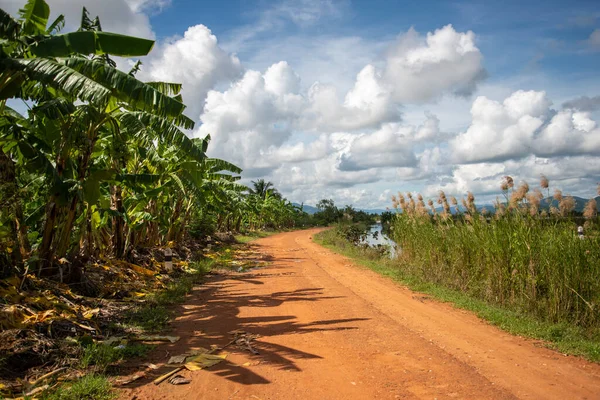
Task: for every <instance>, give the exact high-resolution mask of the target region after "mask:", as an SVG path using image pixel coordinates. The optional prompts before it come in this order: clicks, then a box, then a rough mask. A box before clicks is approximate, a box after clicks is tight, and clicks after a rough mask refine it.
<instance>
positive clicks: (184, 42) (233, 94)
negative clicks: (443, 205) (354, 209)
mask: <svg viewBox="0 0 600 400" xmlns="http://www.w3.org/2000/svg"><path fill="white" fill-rule="evenodd" d="M47 1H48V2H49V4H50V6H51V9H52V10H54V12H56V13H59V12H60V13H64V14H65V16H66V17H67V21H68V28H74V27H76V24H77V21H78V19H79V14H80V10H81V6H83V5H85V6H86V7H87V8H88V9H89V10H90V12H91V13H92V14H94V15H96V14H97V15H99V16H100V17H101V20H102V23H103V27H104V29H105V30H109V31H115V32H120V33H128V34H132V35H137V36H144V37H151V38H154V39H156V40H157V43H156V46H155V49H154V51H153V53H152V54H151V55H150V56H149V57H147V58H145V59H144V60H142V61H143V63H144V66H143V69H142V72H141V74H140V77H142V78H143V79H148V80H156V79H161V80H169V81H178V82H181V83H183V84H184V92H183V95H184V100H185V101H186V104H188V114H189V115H190V117H192V118H194V119H195V120H196V121H197V127H196V129H195V130H194V131H192V132H190V135H194V136H204V135H206V134H210V135H211V137H212V138H213V141H212V143H211V150H210V152H211V155H213V156H216V157H221V158H225V159H227V160H229V161H232V162H234V163H236V164H238V165H240V166H241V167H242V168H244V174H243V178H244V181H245V182H249V181H250V180H253V179H257V178H265V179H267V180H271V181H273V182H274V184H275V185H276V186H277V187H278V188H279V189H280V190H281V191H282V192H283V193H284V194H285V195H286V196H287V197H288V198H289V199H290V200H292V201H297V202H305V203H308V204H315V203H316V202H317V201H318V200H319V199H321V198H333V199H334V200H335V201H336V203H339V204H353V205H355V206H359V207H386V206H389V205H390V203H391V202H390V197H391V194H393V193H395V192H397V191H403V192H406V191H415V192H422V193H423V194H424V195H425V196H426V197H428V196H429V197H434V196H435V195H436V194H437V192H438V190H440V189H443V190H444V191H446V192H447V194H452V195H455V196H457V197H461V196H463V195H464V194H465V193H466V191H468V190H470V191H473V192H474V193H475V195H476V197H477V198H478V199H479V200H480V202H482V203H483V202H489V201H492V200H493V199H494V198H495V197H496V196H497V195H499V182H500V180H501V179H502V177H503V176H504V175H512V176H514V177H515V180H516V181H517V182H518V181H520V180H526V181H527V182H529V183H530V186H532V187H534V186H535V185H536V184H537V182H538V181H539V178H540V175H541V174H544V175H546V176H547V177H548V178H549V179H550V182H551V185H553V186H552V187H553V188H560V189H562V190H563V191H564V192H565V193H571V194H576V195H581V196H583V197H589V196H591V195H592V194H594V193H595V186H596V182H598V181H600V175H599V172H598V171H600V128H598V125H597V121H598V120H599V118H600V80H599V79H598V65H600V4H599V3H598V2H597V1H574V2H564V1H543V2H542V1H503V2H489V1H428V2H425V1H421V2H399V1H384V0H375V1H349V0H339V1H338V0H296V1H292V0H279V1H245V0H231V1H192V0H105V1H103V2H97V1H92V0H47ZM20 3H21V1H20V0H0V5H1V6H2V7H3V8H6V9H7V10H8V11H9V12H15V11H16V10H17V9H18V7H19V6H20V5H21V4H20ZM69 21H71V22H69ZM69 24H70V25H69ZM118 62H119V65H120V66H121V67H122V68H123V69H126V68H128V67H129V65H131V63H133V62H134V61H133V60H119V61H118Z"/></svg>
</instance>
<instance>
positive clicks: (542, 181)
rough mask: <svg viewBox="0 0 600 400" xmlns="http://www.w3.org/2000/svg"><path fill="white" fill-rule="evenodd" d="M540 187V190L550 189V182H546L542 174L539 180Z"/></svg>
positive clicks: (546, 179)
mask: <svg viewBox="0 0 600 400" xmlns="http://www.w3.org/2000/svg"><path fill="white" fill-rule="evenodd" d="M540 187H541V188H542V189H548V188H549V187H550V182H549V181H548V178H546V175H544V174H542V176H541V178H540Z"/></svg>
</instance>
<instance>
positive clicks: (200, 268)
mask: <svg viewBox="0 0 600 400" xmlns="http://www.w3.org/2000/svg"><path fill="white" fill-rule="evenodd" d="M275 233H277V232H258V233H253V234H251V235H240V236H236V240H237V243H234V244H227V245H221V246H219V247H218V248H214V249H213V250H212V251H211V252H209V253H206V254H204V258H202V259H201V260H200V261H191V262H189V264H188V266H187V267H186V268H185V269H184V272H183V274H181V275H178V276H177V277H176V278H175V279H174V280H173V281H172V282H171V283H170V284H169V285H167V287H166V288H165V289H164V290H160V291H157V292H155V293H152V294H149V295H148V296H147V298H146V301H145V302H144V303H142V305H140V306H139V307H137V308H135V309H133V310H131V311H130V312H129V313H128V314H127V315H126V316H125V317H124V318H123V320H122V321H121V322H119V323H118V324H117V325H119V327H120V328H121V329H122V330H125V331H128V332H135V333H136V334H138V335H139V334H156V333H160V334H165V333H167V334H168V331H169V322H170V321H171V320H172V318H173V317H174V313H175V311H174V309H173V306H174V305H176V304H181V303H183V302H184V301H185V299H186V296H187V295H188V294H189V293H190V292H191V291H192V289H193V288H194V286H195V285H197V284H199V283H201V282H202V281H203V280H204V278H205V276H206V274H208V273H209V272H211V271H219V270H239V268H240V267H242V269H243V270H244V269H246V268H255V267H257V266H260V265H262V263H263V261H260V260H255V259H253V258H252V253H253V252H252V251H251V250H250V249H249V246H247V243H248V242H250V241H252V240H255V239H258V238H262V237H267V236H270V235H273V234H275ZM246 258H248V259H249V261H248V262H244V261H240V260H241V259H242V260H243V259H246ZM151 349H152V346H149V345H144V344H141V343H135V344H127V345H125V346H117V347H114V345H106V344H102V343H93V342H90V343H87V344H85V345H84V346H83V349H82V355H81V359H80V363H79V365H78V367H79V368H80V369H81V370H83V371H85V372H86V373H87V374H86V375H85V376H84V377H83V378H82V379H79V380H78V381H76V382H71V383H65V384H62V385H60V386H58V387H56V388H55V389H54V390H53V391H49V392H47V393H45V394H44V395H43V397H41V398H42V399H44V400H75V399H89V400H111V399H114V398H116V393H115V390H114V389H113V387H112V384H111V379H110V378H111V374H110V370H111V368H113V369H114V367H115V366H118V365H119V364H120V363H121V362H122V361H123V360H130V359H132V358H134V357H135V358H138V359H140V360H143V358H144V357H145V356H146V354H147V353H148V352H149V351H150V350H151ZM0 398H2V397H1V396H0Z"/></svg>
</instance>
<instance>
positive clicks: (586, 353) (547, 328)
mask: <svg viewBox="0 0 600 400" xmlns="http://www.w3.org/2000/svg"><path fill="white" fill-rule="evenodd" d="M314 240H315V242H316V243H318V244H320V245H322V246H324V247H326V248H328V249H330V250H333V251H334V252H336V253H339V254H342V255H344V256H347V257H349V258H352V259H353V260H354V261H356V262H357V263H358V264H360V265H363V266H365V267H367V268H369V269H371V270H373V271H375V272H377V273H379V274H381V275H384V276H387V277H389V278H391V279H393V280H394V281H396V282H400V283H402V284H404V285H406V286H408V287H409V288H410V289H412V290H415V291H418V292H422V293H426V294H428V295H431V296H433V297H434V298H436V299H438V300H440V301H443V302H449V303H452V304H453V305H455V306H456V307H459V308H462V309H465V310H469V311H473V312H474V313H475V314H477V316H479V317H480V318H482V319H484V320H486V321H488V322H489V323H491V324H492V325H496V326H498V327H499V328H501V329H503V330H505V331H507V332H510V333H512V334H514V335H520V336H525V337H529V338H533V339H540V340H544V341H546V342H547V343H546V346H547V347H549V348H552V349H555V350H558V351H560V352H561V353H565V354H572V355H579V356H583V357H585V358H587V359H588V360H590V361H594V362H600V329H596V330H593V331H589V330H587V331H586V330H584V329H582V328H579V327H575V326H572V325H568V324H555V323H550V322H546V321H541V320H539V319H537V318H535V317H533V316H530V315H527V314H525V313H521V312H518V311H514V310H508V309H506V308H502V307H498V306H496V305H493V304H489V303H486V302H484V301H481V300H478V299H474V298H472V297H470V296H468V295H467V294H465V293H463V292H459V291H456V290H451V289H448V288H446V287H443V286H440V285H436V284H433V283H431V282H424V281H422V280H419V279H416V278H415V277H414V276H410V275H408V274H406V273H405V272H404V271H403V270H402V269H401V266H400V265H399V264H398V261H394V260H390V259H386V258H382V257H381V256H380V255H379V254H378V253H377V252H375V251H370V250H369V249H363V248H359V247H356V246H354V245H352V244H351V243H350V242H348V241H346V240H344V239H343V238H340V237H339V236H337V235H336V233H335V230H334V229H330V230H326V231H323V232H320V233H318V234H317V235H315V236H314Z"/></svg>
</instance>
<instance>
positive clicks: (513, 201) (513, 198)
mask: <svg viewBox="0 0 600 400" xmlns="http://www.w3.org/2000/svg"><path fill="white" fill-rule="evenodd" d="M523 197H524V195H523V193H522V192H521V191H519V190H515V191H513V192H512V194H511V195H510V200H509V202H508V203H509V208H510V209H517V208H518V207H519V203H520V202H521V201H522V200H523Z"/></svg>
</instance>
